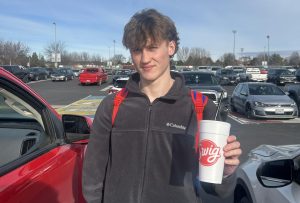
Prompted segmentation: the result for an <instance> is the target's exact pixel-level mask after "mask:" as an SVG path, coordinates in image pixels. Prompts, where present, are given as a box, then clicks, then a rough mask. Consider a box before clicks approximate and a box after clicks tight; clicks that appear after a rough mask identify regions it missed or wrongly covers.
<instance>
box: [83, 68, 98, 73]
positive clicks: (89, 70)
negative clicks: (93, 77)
mask: <svg viewBox="0 0 300 203" xmlns="http://www.w3.org/2000/svg"><path fill="white" fill-rule="evenodd" d="M83 72H86V73H97V72H99V70H98V69H97V68H87V69H85V71H83Z"/></svg>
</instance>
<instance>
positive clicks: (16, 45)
mask: <svg viewBox="0 0 300 203" xmlns="http://www.w3.org/2000/svg"><path fill="white" fill-rule="evenodd" d="M29 50H30V49H29V47H28V46H27V45H25V44H23V43H21V42H12V41H2V40H1V41H0V61H1V64H21V65H26V62H27V58H28V57H27V55H28V53H29Z"/></svg>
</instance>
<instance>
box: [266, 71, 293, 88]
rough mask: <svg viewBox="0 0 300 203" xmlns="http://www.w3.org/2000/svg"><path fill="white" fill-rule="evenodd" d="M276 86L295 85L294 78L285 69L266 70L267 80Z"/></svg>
mask: <svg viewBox="0 0 300 203" xmlns="http://www.w3.org/2000/svg"><path fill="white" fill-rule="evenodd" d="M267 82H272V83H274V84H277V85H285V84H286V83H295V82H296V76H295V74H294V73H292V72H291V71H289V70H287V69H285V68H271V69H269V70H268V80H267Z"/></svg>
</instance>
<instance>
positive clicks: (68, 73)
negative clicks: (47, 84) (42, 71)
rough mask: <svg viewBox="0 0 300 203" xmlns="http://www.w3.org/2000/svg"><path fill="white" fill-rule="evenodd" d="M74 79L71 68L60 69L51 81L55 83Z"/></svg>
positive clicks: (53, 74)
mask: <svg viewBox="0 0 300 203" xmlns="http://www.w3.org/2000/svg"><path fill="white" fill-rule="evenodd" d="M73 79H74V73H73V70H72V69H70V68H58V69H56V70H55V71H54V72H53V73H52V75H51V80H52V81H53V82H54V81H68V80H73Z"/></svg>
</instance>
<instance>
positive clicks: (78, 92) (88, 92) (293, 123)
mask: <svg viewBox="0 0 300 203" xmlns="http://www.w3.org/2000/svg"><path fill="white" fill-rule="evenodd" d="M29 85H30V86H31V87H32V88H33V89H35V90H36V91H37V92H38V93H39V94H41V95H42V96H43V97H44V98H45V99H46V100H47V101H48V102H49V103H50V104H51V105H53V106H54V107H56V108H57V109H58V110H59V112H60V113H76V112H77V113H78V114H85V115H89V116H91V117H92V112H93V111H95V110H96V108H97V106H98V105H99V103H100V102H101V99H103V98H104V97H105V96H106V95H107V92H108V89H109V87H110V86H111V83H110V82H107V83H104V84H102V85H101V86H98V85H88V86H81V85H80V84H79V81H78V79H77V78H75V79H74V80H72V81H67V82H51V81H49V80H48V81H39V82H32V83H30V84H29ZM234 87H235V86H224V88H225V89H226V91H227V92H228V96H230V95H231V93H232V91H233V89H234ZM227 121H228V122H229V123H231V125H232V128H231V133H232V134H234V135H236V136H237V137H238V139H239V140H240V142H241V145H242V149H243V154H242V156H241V162H244V161H245V160H246V159H247V154H248V152H249V151H250V150H251V149H253V148H255V147H257V146H259V145H261V144H270V145H283V144H295V143H300V137H299V136H298V134H299V131H300V125H299V123H300V118H296V119H247V118H246V117H245V116H244V115H242V114H239V113H231V112H230V113H229V115H228V120H227Z"/></svg>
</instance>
